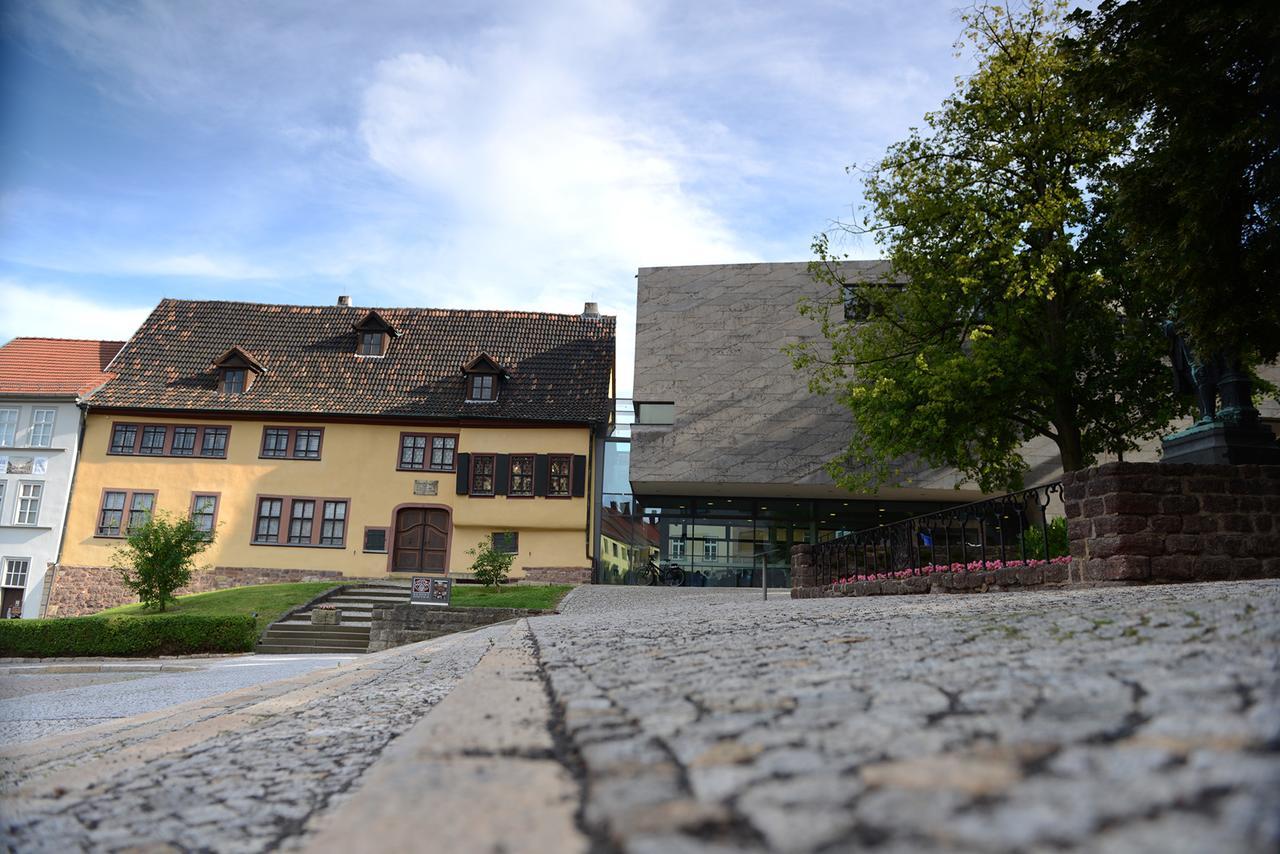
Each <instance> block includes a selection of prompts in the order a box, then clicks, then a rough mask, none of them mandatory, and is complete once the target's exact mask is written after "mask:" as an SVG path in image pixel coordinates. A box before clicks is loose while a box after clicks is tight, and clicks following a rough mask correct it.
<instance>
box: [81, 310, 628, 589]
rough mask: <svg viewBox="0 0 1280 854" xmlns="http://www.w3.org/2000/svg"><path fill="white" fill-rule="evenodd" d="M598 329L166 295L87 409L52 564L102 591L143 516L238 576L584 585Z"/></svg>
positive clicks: (605, 326)
mask: <svg viewBox="0 0 1280 854" xmlns="http://www.w3.org/2000/svg"><path fill="white" fill-rule="evenodd" d="M614 336H615V332H614V318H612V317H602V316H601V315H599V313H598V312H596V311H595V306H594V304H588V310H587V311H586V312H584V313H583V314H581V315H563V314H545V313H535V312H516V311H456V310H439V309H415V308H387V309H382V308H379V309H376V310H375V309H363V308H355V307H352V306H350V305H349V304H346V303H344V301H343V300H342V299H340V300H339V304H338V305H334V306H284V305H262V304H255V303H238V302H206V301H186V300H165V301H163V302H161V303H160V305H159V306H158V307H157V308H156V309H155V311H154V312H152V314H151V316H150V317H149V318H148V319H147V321H146V322H145V323H144V324H143V325H142V327H141V328H140V329H139V330H138V332H137V334H135V335H134V337H133V338H132V339H131V340H130V341H129V342H128V344H126V345H125V347H124V349H123V350H122V351H121V352H120V354H119V355H118V356H117V357H116V359H115V361H114V362H113V363H112V365H111V368H110V370H111V372H112V373H113V374H114V378H113V379H112V380H111V381H110V382H108V383H107V385H106V386H105V387H104V388H103V389H102V390H101V391H100V392H98V393H97V394H96V395H95V396H94V397H93V398H92V399H91V400H90V402H89V404H88V406H87V409H86V423H85V430H84V445H83V450H82V453H81V457H80V462H79V466H78V468H77V471H76V476H75V484H74V487H73V494H72V499H71V505H70V508H69V511H68V517H67V526H66V537H65V541H64V544H63V548H62V553H61V560H60V565H59V567H58V569H59V571H60V572H62V573H63V574H64V576H65V573H66V572H68V571H70V572H72V573H73V574H74V573H77V572H78V573H80V582H79V583H80V584H81V585H82V586H83V585H85V584H86V582H85V578H89V579H94V578H96V579H99V580H100V581H101V583H103V584H108V583H109V582H108V581H107V576H106V574H103V575H92V574H90V575H86V574H85V573H94V572H96V571H99V570H101V569H102V568H105V567H107V566H109V565H110V562H111V553H112V551H113V549H114V548H115V547H116V546H118V545H119V544H120V542H121V541H122V539H123V538H124V537H125V536H126V535H127V533H128V530H129V527H130V525H131V524H136V523H137V522H139V521H140V520H142V519H145V518H146V517H147V515H148V514H150V513H152V512H156V511H159V512H166V513H169V514H174V515H179V514H180V515H189V516H190V517H191V518H192V519H194V520H195V521H196V522H197V524H199V525H200V526H202V527H204V528H207V529H210V530H216V531H217V535H216V537H215V541H214V543H213V545H212V546H211V547H210V548H209V549H208V550H207V551H206V552H205V553H204V554H203V555H202V556H201V562H202V563H204V564H208V565H210V566H212V567H214V568H215V571H216V574H217V575H219V576H221V577H222V578H223V579H224V580H225V579H227V578H231V579H232V580H233V581H234V580H238V581H240V582H241V583H255V582H259V581H270V580H285V579H291V578H302V577H310V576H315V575H317V574H327V573H340V574H342V575H345V576H363V577H396V576H401V577H402V576H405V575H408V574H412V573H421V572H444V573H465V572H466V571H467V569H468V567H469V566H470V564H471V560H472V558H471V557H470V556H469V555H468V553H467V552H468V550H469V549H471V548H473V547H474V546H475V545H476V543H477V542H478V541H480V540H481V539H482V538H483V537H485V536H486V535H493V536H494V537H495V542H496V543H498V544H500V546H501V547H502V548H504V549H507V550H510V551H511V552H514V553H515V562H514V564H513V571H512V576H513V577H515V578H520V577H525V578H530V579H544V580H569V581H590V580H591V574H592V567H593V565H594V561H595V558H596V554H595V552H596V548H595V544H596V543H599V542H600V540H599V529H600V519H599V513H598V509H597V508H598V507H599V505H600V502H599V500H598V498H599V491H600V483H601V476H600V463H601V460H602V455H603V438H604V436H605V433H606V431H607V429H608V425H609V420H610V418H611V413H612V408H613V407H612V400H611V396H612V381H613V370H614Z"/></svg>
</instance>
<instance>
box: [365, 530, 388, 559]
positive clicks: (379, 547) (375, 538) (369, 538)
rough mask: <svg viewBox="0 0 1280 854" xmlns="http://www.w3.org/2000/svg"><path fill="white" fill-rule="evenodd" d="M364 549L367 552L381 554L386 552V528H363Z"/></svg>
mask: <svg viewBox="0 0 1280 854" xmlns="http://www.w3.org/2000/svg"><path fill="white" fill-rule="evenodd" d="M364 550H365V551H367V552H378V553H381V554H386V552H387V529H386V528H365V529H364Z"/></svg>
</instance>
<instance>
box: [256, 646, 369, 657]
mask: <svg viewBox="0 0 1280 854" xmlns="http://www.w3.org/2000/svg"><path fill="white" fill-rule="evenodd" d="M253 651H254V652H255V653H258V654H260V655H299V654H306V653H340V654H344V655H352V654H354V653H357V652H359V653H362V652H364V650H363V649H361V650H355V649H351V648H350V647H345V646H327V645H324V644H279V643H269V644H268V643H259V644H258V645H257V646H256V647H254V650H253Z"/></svg>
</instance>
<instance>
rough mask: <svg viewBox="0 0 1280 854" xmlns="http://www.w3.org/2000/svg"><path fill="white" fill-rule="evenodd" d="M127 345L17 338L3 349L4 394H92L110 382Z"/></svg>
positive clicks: (0, 389)
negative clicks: (112, 367)
mask: <svg viewBox="0 0 1280 854" xmlns="http://www.w3.org/2000/svg"><path fill="white" fill-rule="evenodd" d="M123 346H124V342H123V341H85V340H78V339H69V338H14V339H13V340H12V341H10V342H9V343H8V344H5V345H4V346H3V347H0V394H22V395H26V394H30V395H65V396H68V397H73V396H78V395H84V394H88V393H89V392H91V391H93V390H94V389H95V388H97V387H98V386H100V385H102V384H103V383H104V382H106V381H107V378H108V377H109V376H110V375H109V374H107V373H106V368H107V365H108V364H109V363H110V362H111V359H112V358H113V357H114V356H115V354H116V353H118V352H120V348H121V347H123Z"/></svg>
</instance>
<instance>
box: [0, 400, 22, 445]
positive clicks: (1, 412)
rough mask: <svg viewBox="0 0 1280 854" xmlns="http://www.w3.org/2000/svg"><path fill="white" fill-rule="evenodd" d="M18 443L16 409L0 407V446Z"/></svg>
mask: <svg viewBox="0 0 1280 854" xmlns="http://www.w3.org/2000/svg"><path fill="white" fill-rule="evenodd" d="M17 444H18V410H17V409H0V447H2V446H7V447H10V448H12V447H14V446H15V445H17Z"/></svg>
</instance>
